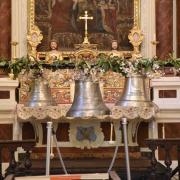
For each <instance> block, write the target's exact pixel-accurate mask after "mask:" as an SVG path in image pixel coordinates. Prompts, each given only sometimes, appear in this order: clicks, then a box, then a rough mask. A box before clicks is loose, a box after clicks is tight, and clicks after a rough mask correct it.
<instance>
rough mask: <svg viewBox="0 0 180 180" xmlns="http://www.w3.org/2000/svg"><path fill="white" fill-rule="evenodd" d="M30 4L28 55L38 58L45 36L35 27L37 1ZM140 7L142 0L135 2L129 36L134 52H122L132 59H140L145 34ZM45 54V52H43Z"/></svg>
mask: <svg viewBox="0 0 180 180" xmlns="http://www.w3.org/2000/svg"><path fill="white" fill-rule="evenodd" d="M27 3H28V25H27V27H28V35H27V40H28V54H29V55H30V56H33V57H36V56H37V51H36V48H37V46H38V44H40V43H41V40H42V39H43V35H42V33H41V31H40V29H39V28H38V27H37V26H36V25H35V0H27ZM140 7H141V0H134V26H133V28H132V30H131V32H130V34H129V36H128V38H129V39H130V42H131V44H132V45H133V47H134V50H133V51H132V52H129V51H128V52H125V51H121V52H120V54H126V53H131V55H132V57H135V58H136V57H140V56H141V55H140V51H139V47H140V45H141V43H142V40H143V34H142V32H141V30H140V14H141V13H140ZM135 35H136V37H137V36H138V37H139V38H138V39H137V38H136V39H134V38H133V37H135ZM42 54H43V52H42ZM64 54H66V55H68V54H72V52H64Z"/></svg>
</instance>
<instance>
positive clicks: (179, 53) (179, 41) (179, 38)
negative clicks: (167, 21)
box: [176, 0, 180, 57]
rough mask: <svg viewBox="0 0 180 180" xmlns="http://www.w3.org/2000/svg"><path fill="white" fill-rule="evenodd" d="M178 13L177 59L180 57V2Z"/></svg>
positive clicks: (179, 2) (177, 6)
mask: <svg viewBox="0 0 180 180" xmlns="http://www.w3.org/2000/svg"><path fill="white" fill-rule="evenodd" d="M176 3H177V4H176V8H177V10H176V12H177V19H176V20H177V57H180V1H179V0H177V1H176Z"/></svg>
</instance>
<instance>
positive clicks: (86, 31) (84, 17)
mask: <svg viewBox="0 0 180 180" xmlns="http://www.w3.org/2000/svg"><path fill="white" fill-rule="evenodd" d="M79 19H83V20H84V21H85V36H84V41H83V44H89V40H88V26H87V22H88V20H92V19H93V17H89V16H88V12H87V11H85V14H84V16H80V17H79Z"/></svg>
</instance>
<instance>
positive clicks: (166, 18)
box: [156, 0, 173, 59]
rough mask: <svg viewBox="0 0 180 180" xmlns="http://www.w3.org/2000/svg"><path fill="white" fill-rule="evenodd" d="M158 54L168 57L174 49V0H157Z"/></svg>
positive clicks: (162, 57) (161, 56) (163, 57)
mask: <svg viewBox="0 0 180 180" xmlns="http://www.w3.org/2000/svg"><path fill="white" fill-rule="evenodd" d="M156 36H157V41H159V44H158V45H157V56H158V57H160V58H161V59H165V58H166V57H168V54H169V53H172V51H173V0H156Z"/></svg>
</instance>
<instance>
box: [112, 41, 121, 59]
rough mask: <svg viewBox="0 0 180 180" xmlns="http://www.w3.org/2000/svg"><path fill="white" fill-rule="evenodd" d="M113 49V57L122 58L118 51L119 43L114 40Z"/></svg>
mask: <svg viewBox="0 0 180 180" xmlns="http://www.w3.org/2000/svg"><path fill="white" fill-rule="evenodd" d="M111 48H112V51H111V54H112V55H113V56H120V52H119V51H118V41H117V40H112V43H111Z"/></svg>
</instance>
